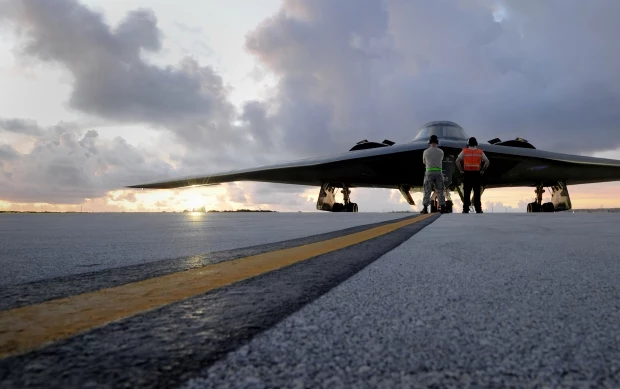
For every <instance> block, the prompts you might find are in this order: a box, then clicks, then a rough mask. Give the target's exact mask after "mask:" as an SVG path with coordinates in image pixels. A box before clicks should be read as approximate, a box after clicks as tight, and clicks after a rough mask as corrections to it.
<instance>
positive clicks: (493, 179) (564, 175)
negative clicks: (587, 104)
mask: <svg viewBox="0 0 620 389" xmlns="http://www.w3.org/2000/svg"><path fill="white" fill-rule="evenodd" d="M480 148H482V149H483V150H484V151H485V154H486V155H487V157H488V158H489V160H490V162H491V164H490V166H489V169H488V170H487V172H486V173H485V175H484V182H485V186H486V187H487V188H501V187H510V186H535V185H538V184H541V183H542V185H543V186H553V185H556V184H557V182H558V181H562V182H565V183H566V184H567V185H576V184H591V183H599V182H609V181H620V161H619V160H614V159H605V158H595V157H587V156H582V155H571V154H563V153H555V152H550V151H544V150H537V149H528V148H518V147H508V146H496V145H481V146H480Z"/></svg>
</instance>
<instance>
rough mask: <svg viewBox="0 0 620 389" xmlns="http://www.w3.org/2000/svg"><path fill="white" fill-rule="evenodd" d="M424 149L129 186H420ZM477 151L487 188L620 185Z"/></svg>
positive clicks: (521, 151) (528, 156)
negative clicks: (480, 154)
mask: <svg viewBox="0 0 620 389" xmlns="http://www.w3.org/2000/svg"><path fill="white" fill-rule="evenodd" d="M427 147H428V145H427V144H426V142H411V143H405V144H400V145H392V146H385V147H378V148H372V149H366V150H355V151H348V152H345V153H341V154H337V155H332V156H326V157H319V158H310V159H303V160H298V161H293V162H285V163H279V164H273V165H266V166H260V167H255V168H249V169H240V170H231V171H226V172H219V173H213V174H205V175H200V176H190V177H183V178H178V179H174V180H166V181H158V182H150V183H145V184H139V185H132V186H129V187H130V188H144V189H172V188H181V187H188V186H204V185H217V184H220V183H225V182H234V181H259V182H269V183H281V184H295V185H308V186H321V185H322V184H323V183H326V182H329V183H330V184H331V185H332V186H335V187H341V186H343V185H346V186H348V187H351V188H355V187H358V188H359V187H369V188H399V186H401V185H407V186H411V187H421V186H422V185H423V180H424V170H425V167H424V165H423V163H422V153H423V152H424V150H425V149H426V148H427ZM440 147H441V148H442V149H443V150H444V153H445V157H446V159H452V160H456V157H457V155H458V154H459V153H460V152H461V150H462V147H463V142H461V141H442V143H441V146H440ZM479 147H480V148H481V149H482V150H484V152H485V154H486V155H487V157H488V158H489V160H490V162H491V164H490V167H489V169H488V170H487V171H486V173H485V175H484V178H483V182H484V185H485V187H486V188H503V187H515V186H537V185H541V184H542V185H543V186H554V185H556V184H557V183H558V181H562V182H564V183H566V184H569V185H575V184H588V183H597V182H608V181H620V161H618V160H613V159H603V158H594V157H586V156H580V155H570V154H562V153H555V152H549V151H544V150H538V149H530V148H521V147H511V146H502V145H491V144H481V145H480V146H479ZM448 165H449V163H448ZM445 167H446V165H445V164H444V168H445ZM450 174H453V176H452V186H454V185H458V184H459V183H460V173H459V172H458V169H456V166H454V165H453V166H452V167H451V168H450Z"/></svg>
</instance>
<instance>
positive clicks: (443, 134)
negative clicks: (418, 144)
mask: <svg viewBox="0 0 620 389" xmlns="http://www.w3.org/2000/svg"><path fill="white" fill-rule="evenodd" d="M431 135H437V137H438V138H439V141H441V140H442V139H452V140H467V134H465V131H464V130H463V129H462V128H461V127H457V126H456V125H454V124H447V123H437V124H429V125H427V126H425V127H423V128H422V129H421V130H420V132H418V135H416V137H415V138H413V140H414V141H415V140H428V138H430V136H431Z"/></svg>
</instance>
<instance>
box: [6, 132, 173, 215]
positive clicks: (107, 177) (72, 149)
mask: <svg viewBox="0 0 620 389" xmlns="http://www.w3.org/2000/svg"><path fill="white" fill-rule="evenodd" d="M42 131H43V130H42ZM44 131H45V134H44V135H43V136H41V137H40V138H39V139H38V140H37V141H36V142H35V143H34V147H33V148H32V150H30V151H29V152H28V153H25V154H21V153H18V152H17V151H16V150H14V149H13V148H12V147H10V146H7V145H3V146H0V161H2V173H3V174H2V175H0V186H2V189H3V191H2V200H5V201H11V202H48V203H59V204H79V203H81V202H83V201H84V199H86V198H98V197H102V196H104V195H105V194H106V193H107V192H108V191H110V190H113V189H117V188H119V187H122V186H123V185H127V184H129V183H131V182H139V181H141V180H146V179H149V178H150V177H153V176H162V174H166V173H168V174H170V172H171V171H172V168H171V166H169V165H168V164H167V163H164V162H161V161H160V159H159V158H158V157H157V156H155V155H154V154H153V153H152V152H149V151H144V150H139V149H137V148H136V147H134V146H131V145H129V144H128V143H127V142H126V141H125V140H124V139H122V138H120V137H118V138H115V139H112V140H104V139H100V138H99V133H98V132H97V131H95V130H75V129H74V128H73V126H68V127H63V125H62V124H58V125H55V126H51V127H49V128H47V129H45V130H44ZM125 200H128V201H131V197H126V198H125Z"/></svg>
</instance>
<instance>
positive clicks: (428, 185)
mask: <svg viewBox="0 0 620 389" xmlns="http://www.w3.org/2000/svg"><path fill="white" fill-rule="evenodd" d="M428 143H429V147H428V149H426V150H424V153H423V154H422V161H423V162H424V165H426V173H425V174H424V200H423V201H422V205H423V208H422V212H421V213H428V206H429V204H430V198H431V191H432V189H433V184H434V185H435V191H436V192H437V199H438V200H439V208H438V210H439V212H441V213H443V212H444V210H445V207H446V200H445V196H444V187H443V173H442V172H441V170H442V162H443V150H442V149H440V148H439V147H437V146H439V139H438V138H437V135H431V137H430V139H429V140H428Z"/></svg>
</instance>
